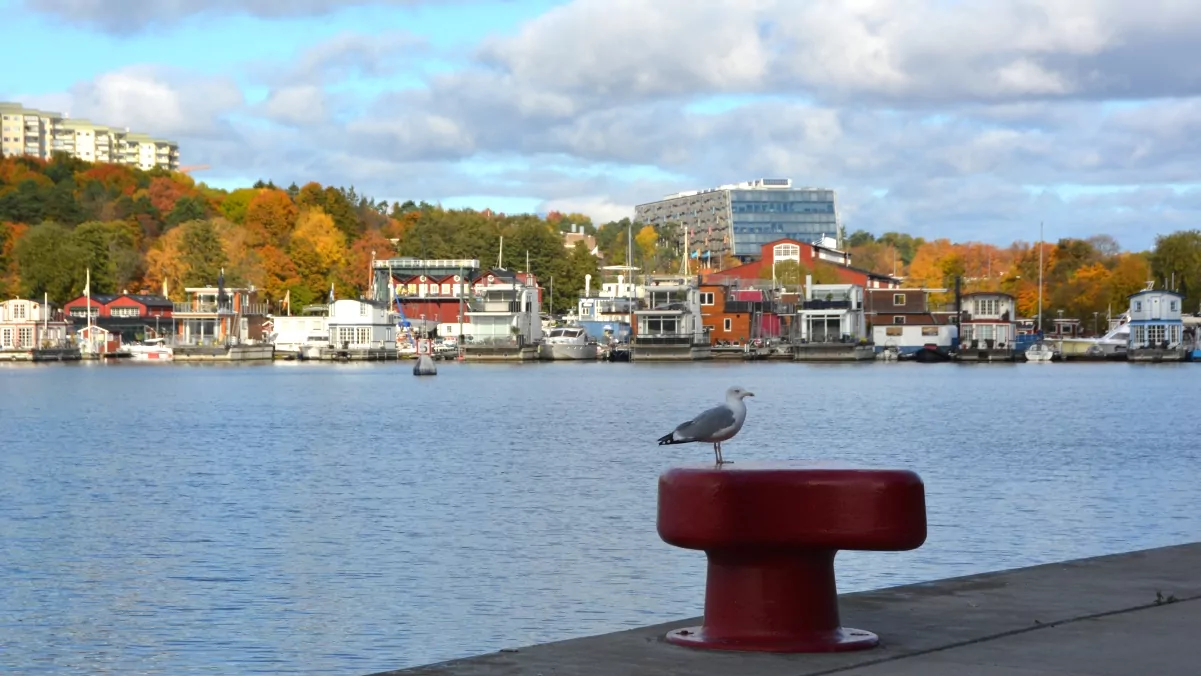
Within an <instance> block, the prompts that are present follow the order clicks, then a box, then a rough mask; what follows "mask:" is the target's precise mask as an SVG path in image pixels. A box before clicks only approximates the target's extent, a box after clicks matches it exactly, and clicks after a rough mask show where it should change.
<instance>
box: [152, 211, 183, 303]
mask: <svg viewBox="0 0 1201 676" xmlns="http://www.w3.org/2000/svg"><path fill="white" fill-rule="evenodd" d="M183 235H184V229H183V228H172V229H170V230H168V231H167V234H165V235H163V236H162V237H160V238H159V239H158V241H157V242H155V244H154V246H153V247H151V249H150V251H147V252H146V285H147V286H148V287H150V288H151V289H154V290H155V291H158V290H160V289H162V287H163V282H164V281H165V282H166V283H167V290H168V293H170V295H171V298H172V299H173V300H183V297H184V291H183V289H184V277H185V276H186V275H187V273H188V265H187V263H186V262H185V261H184V256H183Z"/></svg>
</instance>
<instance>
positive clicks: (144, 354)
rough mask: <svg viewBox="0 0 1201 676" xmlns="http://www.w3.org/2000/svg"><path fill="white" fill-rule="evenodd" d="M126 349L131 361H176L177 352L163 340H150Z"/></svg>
mask: <svg viewBox="0 0 1201 676" xmlns="http://www.w3.org/2000/svg"><path fill="white" fill-rule="evenodd" d="M125 349H126V350H127V351H128V352H129V358H130V360H131V361H173V360H174V359H175V350H174V349H173V348H172V347H171V346H169V345H167V344H166V341H164V340H163V339H162V338H150V339H148V340H145V341H142V342H141V343H135V344H133V345H128V346H126V348H125Z"/></svg>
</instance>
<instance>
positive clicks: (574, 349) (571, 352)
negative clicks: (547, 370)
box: [541, 326, 597, 361]
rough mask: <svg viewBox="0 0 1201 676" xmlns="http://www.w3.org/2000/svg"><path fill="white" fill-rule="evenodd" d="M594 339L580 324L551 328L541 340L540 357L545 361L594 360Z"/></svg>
mask: <svg viewBox="0 0 1201 676" xmlns="http://www.w3.org/2000/svg"><path fill="white" fill-rule="evenodd" d="M596 349H597V348H596V341H594V340H592V339H591V338H589V336H588V332H587V331H586V330H584V328H583V327H581V326H566V327H559V328H552V329H551V330H550V333H549V334H548V335H547V336H546V338H544V339H543V341H542V348H541V352H542V354H541V358H542V359H543V360H546V361H571V360H581V359H583V360H595V359H596Z"/></svg>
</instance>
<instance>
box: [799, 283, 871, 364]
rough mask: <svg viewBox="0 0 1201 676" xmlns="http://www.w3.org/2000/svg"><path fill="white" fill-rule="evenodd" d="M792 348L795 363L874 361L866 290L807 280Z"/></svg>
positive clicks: (856, 286) (853, 286)
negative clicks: (864, 295) (865, 312)
mask: <svg viewBox="0 0 1201 676" xmlns="http://www.w3.org/2000/svg"><path fill="white" fill-rule="evenodd" d="M796 315H797V316H796V324H795V326H796V332H795V336H796V338H798V339H799V340H798V341H797V342H796V344H795V345H793V358H794V359H795V360H796V361H862V360H869V359H872V358H874V357H875V352H874V350H873V349H872V347H871V346H870V345H867V322H866V317H865V314H864V307H863V287H862V286H859V285H857V284H814V283H813V277H812V276H806V278H805V297H804V299H803V300H802V301H801V302H800V303H799V304H798V305H797V313H796Z"/></svg>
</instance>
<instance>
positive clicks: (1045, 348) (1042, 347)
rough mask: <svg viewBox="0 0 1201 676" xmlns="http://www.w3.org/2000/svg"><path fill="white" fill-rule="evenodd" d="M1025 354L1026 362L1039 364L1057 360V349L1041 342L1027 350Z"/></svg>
mask: <svg viewBox="0 0 1201 676" xmlns="http://www.w3.org/2000/svg"><path fill="white" fill-rule="evenodd" d="M1025 354H1026V361H1032V362H1037V363H1042V362H1049V361H1051V360H1052V359H1054V358H1055V348H1053V347H1051V346H1050V345H1048V344H1047V343H1044V342H1042V341H1039V342H1037V343H1035V344H1033V345H1031V346H1030V347H1029V348H1027V350H1026V352H1025Z"/></svg>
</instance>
